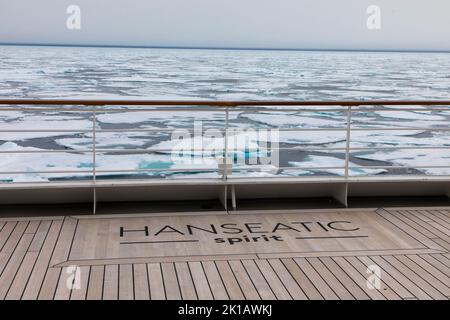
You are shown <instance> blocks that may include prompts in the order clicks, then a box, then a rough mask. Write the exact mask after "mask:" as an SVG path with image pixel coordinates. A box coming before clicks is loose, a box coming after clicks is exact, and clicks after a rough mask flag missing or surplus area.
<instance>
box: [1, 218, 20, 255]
mask: <svg viewBox="0 0 450 320" xmlns="http://www.w3.org/2000/svg"><path fill="white" fill-rule="evenodd" d="M16 225H17V221H9V222H4V225H3V227H2V230H1V231H0V251H3V246H4V245H5V243H6V241H8V239H9V236H10V235H11V233H12V232H13V231H14V228H15V227H16Z"/></svg>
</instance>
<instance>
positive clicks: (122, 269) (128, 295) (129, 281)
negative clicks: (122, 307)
mask: <svg viewBox="0 0 450 320" xmlns="http://www.w3.org/2000/svg"><path fill="white" fill-rule="evenodd" d="M133 299H134V282H133V265H132V264H120V265H119V300H133Z"/></svg>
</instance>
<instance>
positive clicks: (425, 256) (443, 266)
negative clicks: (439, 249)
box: [420, 254, 450, 277]
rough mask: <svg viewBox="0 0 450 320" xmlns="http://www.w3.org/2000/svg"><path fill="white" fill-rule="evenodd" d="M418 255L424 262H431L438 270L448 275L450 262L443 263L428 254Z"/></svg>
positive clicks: (449, 273)
mask: <svg viewBox="0 0 450 320" xmlns="http://www.w3.org/2000/svg"><path fill="white" fill-rule="evenodd" d="M420 257H421V258H422V259H424V260H425V261H426V262H428V263H429V264H431V265H432V266H433V267H435V268H436V269H438V270H439V271H440V272H442V273H443V274H445V275H446V276H447V277H450V263H449V264H444V263H442V262H441V261H439V260H438V259H436V258H435V257H433V256H431V255H429V254H423V255H420Z"/></svg>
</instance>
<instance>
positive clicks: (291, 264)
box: [281, 259, 323, 300]
mask: <svg viewBox="0 0 450 320" xmlns="http://www.w3.org/2000/svg"><path fill="white" fill-rule="evenodd" d="M281 262H282V263H283V264H284V266H285V268H286V269H287V270H288V271H289V273H290V274H291V276H292V277H293V278H294V279H295V281H296V282H297V284H298V285H299V287H300V288H301V289H302V290H303V292H304V293H305V294H306V296H307V297H308V299H311V300H323V296H322V295H321V294H320V292H319V290H317V289H316V287H315V286H314V284H313V283H312V282H311V281H310V280H309V278H308V277H307V276H306V275H305V274H304V273H303V271H302V270H301V269H300V268H299V266H298V265H297V264H296V263H295V261H294V260H292V259H281Z"/></svg>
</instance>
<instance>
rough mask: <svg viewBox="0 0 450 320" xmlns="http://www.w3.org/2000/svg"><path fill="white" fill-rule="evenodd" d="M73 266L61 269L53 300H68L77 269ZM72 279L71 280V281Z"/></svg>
mask: <svg viewBox="0 0 450 320" xmlns="http://www.w3.org/2000/svg"><path fill="white" fill-rule="evenodd" d="M74 268H75V266H70V267H64V268H62V269H61V272H60V275H59V280H58V285H57V287H56V292H55V297H54V300H69V299H70V295H71V294H72V289H71V288H72V286H73V284H74V281H75V276H76V272H77V270H76V269H74ZM71 280H72V281H71Z"/></svg>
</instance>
